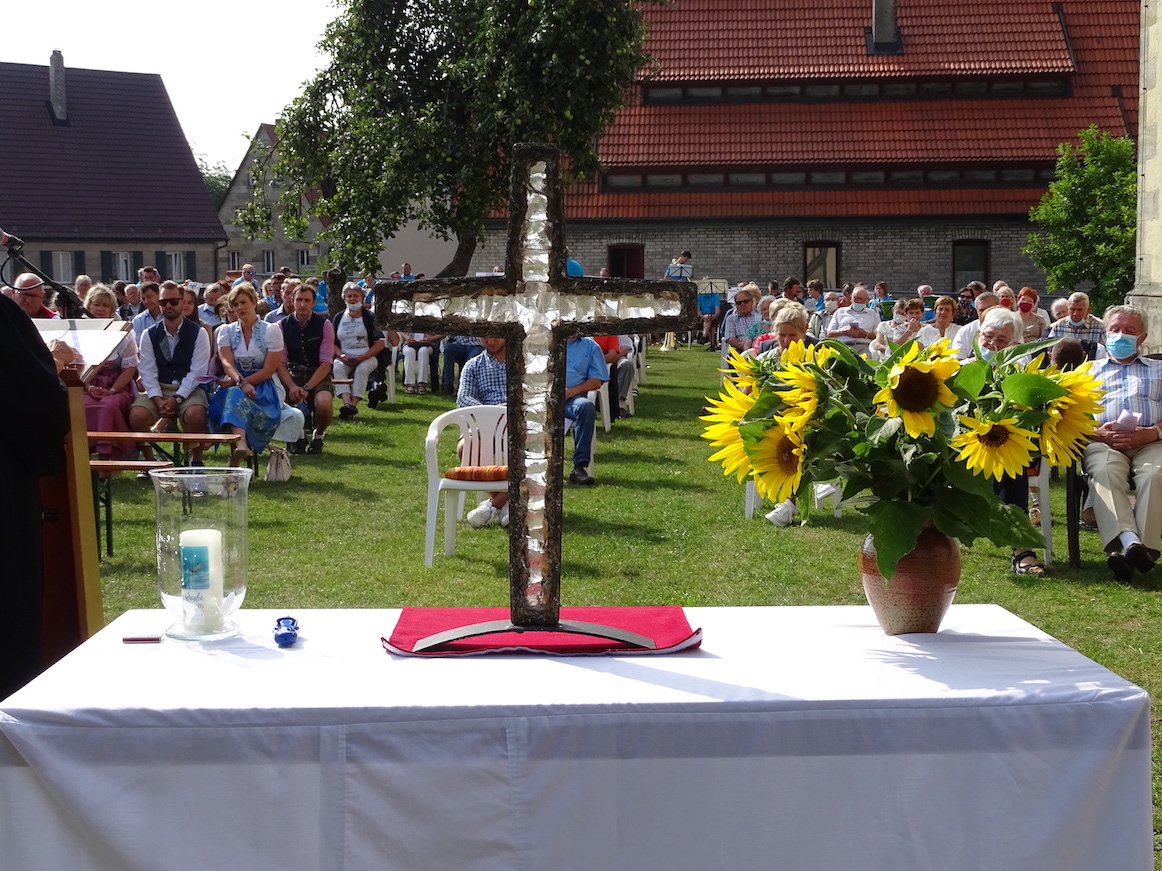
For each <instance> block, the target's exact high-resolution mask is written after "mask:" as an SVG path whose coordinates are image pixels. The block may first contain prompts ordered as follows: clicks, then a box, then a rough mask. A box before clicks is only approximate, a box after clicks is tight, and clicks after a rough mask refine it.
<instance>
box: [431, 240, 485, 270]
mask: <svg viewBox="0 0 1162 871" xmlns="http://www.w3.org/2000/svg"><path fill="white" fill-rule="evenodd" d="M475 251H476V234H475V233H468V232H463V233H457V234H456V254H455V255H454V256H453V257H452V262H451V263H449V264H448V265H447V266H445V267H444V268H443V269H441V270H440V271H439V273H437V274H436V275H435V276H434V277H435V278H452V277H457V276H461V275H467V274H468V267H469V265H471V263H472V255H473V253H475Z"/></svg>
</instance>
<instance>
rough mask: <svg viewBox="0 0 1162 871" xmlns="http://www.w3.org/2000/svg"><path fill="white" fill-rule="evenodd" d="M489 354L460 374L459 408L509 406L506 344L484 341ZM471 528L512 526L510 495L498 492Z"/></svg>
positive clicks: (472, 517)
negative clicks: (509, 506) (509, 514)
mask: <svg viewBox="0 0 1162 871" xmlns="http://www.w3.org/2000/svg"><path fill="white" fill-rule="evenodd" d="M480 344H481V345H482V346H483V350H485V351H487V353H485V354H478V355H477V356H475V357H473V358H472V359H471V360H469V361H468V362H467V363H465V364H464V369H463V371H461V372H460V390H459V392H458V393H457V394H456V405H457V407H459V408H467V407H468V406H472V405H506V404H507V403H508V380H507V374H506V372H505V366H504V363H505V359H506V356H505V341H504V339H501V338H497V337H494V336H486V337H485V338H483V339H481V340H480ZM466 519H467V521H468V525H469V526H472V527H475V528H476V529H481V528H483V527H485V526H493V525H495V524H499V525H500V526H508V491H507V490H496V491H493V492H491V493H489V494H488V499H487V500H486V501H484V502H481V503H480V504H479V505H477V506H476V507H475V508H473V509H472V510H471V511H469V512H468V515H467V517H466Z"/></svg>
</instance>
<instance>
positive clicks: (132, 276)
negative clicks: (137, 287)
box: [113, 251, 137, 281]
mask: <svg viewBox="0 0 1162 871" xmlns="http://www.w3.org/2000/svg"><path fill="white" fill-rule="evenodd" d="M113 280H114V281H137V271H136V270H135V269H134V268H133V255H132V254H131V253H130V252H128V251H114V252H113Z"/></svg>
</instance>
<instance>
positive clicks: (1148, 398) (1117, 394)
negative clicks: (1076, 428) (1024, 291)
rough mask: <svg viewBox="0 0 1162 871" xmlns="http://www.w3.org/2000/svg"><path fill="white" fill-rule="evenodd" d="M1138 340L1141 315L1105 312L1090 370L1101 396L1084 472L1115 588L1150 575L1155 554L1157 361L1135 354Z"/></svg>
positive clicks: (1161, 392) (1131, 310)
mask: <svg viewBox="0 0 1162 871" xmlns="http://www.w3.org/2000/svg"><path fill="white" fill-rule="evenodd" d="M1145 339H1146V314H1145V312H1143V311H1142V310H1141V309H1140V308H1137V307H1135V306H1129V305H1118V306H1114V307H1113V308H1111V309H1109V311H1107V312H1106V322H1105V348H1106V352H1107V356H1106V357H1105V359H1102V360H1099V361H1097V362H1096V363H1094V364H1093V368H1092V369H1091V370H1090V373H1091V374H1092V375H1093V377H1094V378H1096V379H1097V380H1099V381H1103V382H1104V386H1105V391H1106V395H1105V408H1104V410H1103V411H1102V413H1101V414H1099V415H1098V416H1097V420H1098V421H1099V422H1100V424H1101V425H1100V426H1099V427H1098V428H1097V429H1096V430H1095V431H1094V433H1093V435H1092V436H1091V437H1090V438H1091V439H1092V441H1091V443H1090V445H1089V446H1088V447H1087V448H1086V449H1085V460H1084V465H1085V472H1086V474H1088V475H1089V476H1090V490H1091V491H1092V493H1093V496H1094V500H1093V501H1094V504H1093V507H1094V513H1095V514H1096V515H1097V529H1098V534H1099V535H1101V540H1102V545H1103V546H1104V547H1105V550H1106V553H1107V554H1109V557H1108V559H1107V564H1108V565H1109V567H1110V571H1112V572H1113V573H1114V577H1116V578H1117V579H1118V580H1121V581H1126V580H1129V579H1130V578H1131V577H1133V575H1134V572H1135V571H1139V572H1148V571H1150V570H1151V569H1153V568H1154V565H1155V564H1156V563H1157V562H1158V558H1159V551H1160V550H1162V361H1160V360H1150V359H1147V358H1145V357H1143V356H1142V355H1141V354H1140V353H1139V351H1140V350H1141V347H1142V342H1143V341H1145ZM1130 481H1133V482H1134V488H1135V496H1136V498H1135V499H1134V500H1133V501H1131V499H1130Z"/></svg>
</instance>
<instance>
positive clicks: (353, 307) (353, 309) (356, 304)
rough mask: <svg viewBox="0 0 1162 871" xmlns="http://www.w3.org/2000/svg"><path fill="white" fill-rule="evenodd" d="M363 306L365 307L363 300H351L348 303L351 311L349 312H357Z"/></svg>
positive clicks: (348, 309)
mask: <svg viewBox="0 0 1162 871" xmlns="http://www.w3.org/2000/svg"><path fill="white" fill-rule="evenodd" d="M362 308H363V303H361V302H349V303H347V311H349V312H357V311H359V310H360V309H362Z"/></svg>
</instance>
